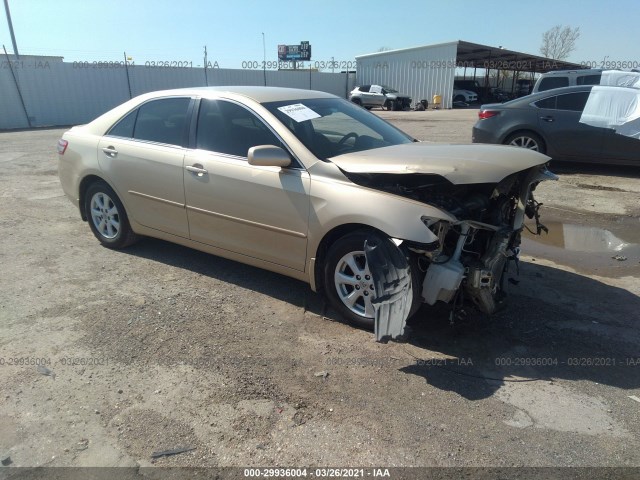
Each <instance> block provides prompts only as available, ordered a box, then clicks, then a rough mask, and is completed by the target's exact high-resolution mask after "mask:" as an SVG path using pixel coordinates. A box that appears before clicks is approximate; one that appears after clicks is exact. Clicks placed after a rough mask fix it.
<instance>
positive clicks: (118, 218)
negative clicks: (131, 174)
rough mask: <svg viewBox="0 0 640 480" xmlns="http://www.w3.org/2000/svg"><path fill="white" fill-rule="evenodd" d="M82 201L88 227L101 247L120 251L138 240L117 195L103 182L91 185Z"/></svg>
mask: <svg viewBox="0 0 640 480" xmlns="http://www.w3.org/2000/svg"><path fill="white" fill-rule="evenodd" d="M84 201H85V204H84V205H85V207H84V208H85V212H86V215H87V221H88V222H89V227H90V228H91V231H92V232H93V234H94V235H95V237H96V238H97V239H98V240H99V241H100V243H102V245H104V246H105V247H107V248H113V249H121V248H125V247H128V246H129V245H132V244H134V243H135V242H137V241H138V240H139V239H140V237H139V236H138V235H137V234H136V233H135V232H134V231H133V230H132V229H131V225H130V224H129V218H128V217H127V212H126V211H125V209H124V206H123V205H122V202H121V201H120V199H119V198H118V195H116V192H114V191H113V189H112V188H111V187H110V186H109V185H107V184H106V183H105V182H95V183H93V184H91V185H90V186H89V188H87V192H86V193H85V196H84Z"/></svg>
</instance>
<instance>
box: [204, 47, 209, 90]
mask: <svg viewBox="0 0 640 480" xmlns="http://www.w3.org/2000/svg"><path fill="white" fill-rule="evenodd" d="M207 60H208V59H207V46H206V45H205V46H204V84H205V85H206V86H207V87H208V86H209V77H208V76H207V66H208V65H207Z"/></svg>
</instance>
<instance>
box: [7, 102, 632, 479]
mask: <svg viewBox="0 0 640 480" xmlns="http://www.w3.org/2000/svg"><path fill="white" fill-rule="evenodd" d="M378 113H379V114H380V115H381V116H382V117H384V118H387V119H389V120H390V121H392V122H393V123H394V124H396V125H397V126H399V127H400V128H402V129H404V130H406V131H408V132H409V133H411V134H413V135H414V136H416V137H418V138H420V139H424V140H431V141H446V142H458V143H460V142H462V143H469V142H470V137H471V127H472V125H473V123H474V122H475V118H476V112H475V111H473V110H453V111H427V112H382V113H380V112H378ZM63 131H64V130H63V129H51V130H39V131H23V132H4V133H0V195H1V198H2V201H1V202H0V227H1V228H2V240H1V241H0V262H1V265H2V267H1V270H2V274H1V275H0V331H1V335H0V345H1V349H0V352H1V353H0V403H1V404H2V408H1V409H0V454H1V456H2V460H3V463H4V461H5V459H7V458H9V462H10V467H20V466H132V467H138V466H150V465H156V466H242V467H247V466H263V467H270V466H307V467H311V466H345V467H346V466H359V467H369V466H384V467H393V466H458V467H462V466H504V467H509V466H528V467H530V466H533V467H535V466H603V467H610V466H631V467H640V440H639V434H640V351H639V348H638V345H640V332H639V330H638V322H639V320H640V313H639V312H640V297H639V295H640V251H639V247H638V244H640V181H639V177H640V170H638V169H635V170H634V169H622V168H615V167H609V166H607V167H592V166H566V165H553V169H554V170H556V171H557V172H558V173H559V174H560V175H561V176H560V180H559V181H558V182H546V183H545V184H543V185H542V186H541V187H540V188H539V190H538V195H537V198H538V200H539V201H541V202H543V203H544V207H543V223H547V224H548V225H549V226H550V227H551V231H550V234H549V236H548V237H546V239H545V237H543V238H541V239H534V238H531V237H527V239H526V240H525V242H524V245H523V257H522V258H523V261H522V262H521V264H520V275H519V277H517V278H518V280H519V283H518V284H517V285H512V286H510V299H509V305H508V307H507V308H506V309H505V310H503V311H501V312H500V313H499V314H497V315H495V316H494V317H492V318H491V319H486V318H472V319H469V320H468V321H466V322H465V323H463V324H459V323H458V324H455V325H453V326H452V325H450V322H449V317H448V310H447V309H446V308H443V307H438V308H433V307H431V308H427V307H423V309H422V310H421V311H420V312H419V314H418V317H417V318H416V319H415V320H414V321H413V322H412V324H411V326H412V336H411V338H410V340H409V341H408V342H407V343H389V344H379V343H376V342H375V341H374V339H373V335H372V333H371V332H368V331H363V330H359V329H355V328H352V327H350V326H349V325H346V324H344V323H343V322H341V321H340V320H339V319H338V318H337V317H336V316H335V314H334V313H333V312H332V311H331V310H328V311H325V305H324V302H323V300H322V298H320V297H319V296H317V295H316V294H314V293H313V292H311V290H310V289H309V287H308V286H307V285H305V284H303V283H301V282H298V281H295V280H291V279H288V278H285V277H282V276H279V275H276V274H273V273H269V272H265V271H262V270H259V269H256V268H252V267H248V266H245V265H241V264H238V263H235V262H232V261H228V260H224V259H221V258H218V257H214V256H211V255H207V254H204V253H200V252H197V251H194V250H190V249H187V248H183V247H179V246H176V245H172V244H169V243H166V242H162V241H159V240H153V239H146V240H144V241H142V242H140V243H139V244H137V245H135V246H133V247H131V248H129V249H127V250H124V251H111V250H108V249H106V248H103V247H101V246H100V244H99V243H98V242H97V240H96V239H95V238H94V237H93V235H92V234H91V232H90V230H89V227H88V226H87V224H86V223H84V222H82V221H81V220H80V217H79V214H78V211H77V210H76V209H75V208H74V207H73V206H72V205H71V203H70V202H69V201H68V199H67V198H66V197H64V196H63V193H62V190H61V188H60V185H59V181H58V177H57V167H56V165H57V159H56V155H55V144H56V141H57V139H58V138H59V137H60V135H61V134H62V132H63ZM592 237H593V238H592ZM585 242H586V243H585ZM585 244H586V245H587V246H585ZM616 255H621V256H622V257H619V258H626V260H616V259H614V258H612V257H614V256H616ZM512 276H513V277H514V278H515V272H512ZM514 283H515V282H514ZM39 363H44V364H45V367H46V369H48V370H43V369H41V368H40V369H39V368H38V367H37V364H39ZM43 373H48V375H46V374H43ZM54 375H55V376H54ZM631 397H634V398H631ZM178 447H190V448H194V449H195V450H192V451H189V452H185V453H182V454H178V455H174V456H170V457H163V458H159V459H157V460H154V461H152V458H151V455H152V452H155V451H161V450H168V449H174V448H178ZM7 470H8V469H6V470H4V472H5V474H6V472H7ZM0 472H2V470H0Z"/></svg>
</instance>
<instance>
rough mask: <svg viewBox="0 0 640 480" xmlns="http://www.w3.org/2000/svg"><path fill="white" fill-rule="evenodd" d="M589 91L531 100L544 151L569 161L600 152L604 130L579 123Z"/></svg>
mask: <svg viewBox="0 0 640 480" xmlns="http://www.w3.org/2000/svg"><path fill="white" fill-rule="evenodd" d="M588 97H589V91H588V90H587V91H584V92H572V93H565V94H561V95H554V96H551V97H547V98H545V99H543V100H539V101H538V102H536V103H535V105H536V106H537V107H538V109H539V110H538V127H539V129H540V131H541V132H542V133H543V135H544V137H545V139H546V141H547V143H548V144H549V145H547V147H548V152H549V153H551V154H552V155H555V156H557V157H562V158H566V159H569V160H576V161H580V160H581V159H583V160H585V161H588V160H592V159H594V158H598V157H599V155H600V154H601V152H602V146H603V141H604V129H602V128H597V127H592V126H590V125H585V124H583V123H580V116H581V115H582V110H583V109H584V106H585V104H586V103H587V98H588Z"/></svg>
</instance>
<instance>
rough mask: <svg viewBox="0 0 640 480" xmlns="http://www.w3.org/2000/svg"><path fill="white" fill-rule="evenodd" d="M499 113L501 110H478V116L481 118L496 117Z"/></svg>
mask: <svg viewBox="0 0 640 480" xmlns="http://www.w3.org/2000/svg"><path fill="white" fill-rule="evenodd" d="M499 114H500V112H499V111H497V110H480V111H479V112H478V117H480V120H486V119H487V118H491V117H495V116H496V115H499Z"/></svg>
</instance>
